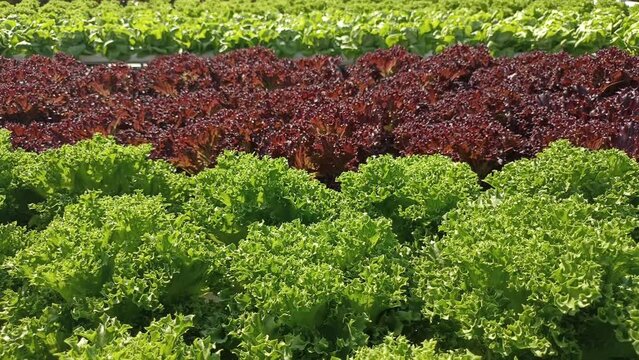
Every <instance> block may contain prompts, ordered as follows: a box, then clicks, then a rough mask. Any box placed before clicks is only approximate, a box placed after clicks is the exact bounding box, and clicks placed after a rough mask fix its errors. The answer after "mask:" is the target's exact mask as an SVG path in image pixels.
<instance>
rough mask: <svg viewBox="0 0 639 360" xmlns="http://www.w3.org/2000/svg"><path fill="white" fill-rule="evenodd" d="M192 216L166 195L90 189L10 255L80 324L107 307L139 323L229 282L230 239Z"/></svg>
mask: <svg viewBox="0 0 639 360" xmlns="http://www.w3.org/2000/svg"><path fill="white" fill-rule="evenodd" d="M185 220H186V219H185V218H184V217H183V216H175V215H173V214H170V213H168V211H167V209H166V205H165V204H164V201H163V199H162V198H161V197H146V196H144V195H141V194H134V195H124V196H120V197H109V196H99V194H98V193H95V192H93V193H87V194H85V195H82V196H80V198H79V201H78V202H77V203H76V204H73V205H69V206H67V207H66V208H65V212H64V215H63V216H62V217H59V218H56V219H55V220H53V221H52V222H51V223H50V224H49V225H48V226H47V227H46V228H45V229H44V230H42V231H39V232H32V233H30V236H31V240H30V244H29V245H28V246H26V247H25V248H23V249H21V250H19V251H18V252H17V254H16V255H15V257H13V258H12V259H10V260H7V261H6V262H7V263H8V265H9V266H8V269H9V272H10V273H11V274H12V275H13V276H16V277H19V278H23V279H25V280H26V281H27V282H28V284H30V285H32V286H35V287H37V288H38V289H43V290H49V291H52V292H54V293H56V294H57V295H58V296H59V297H60V302H61V303H62V304H64V305H68V306H70V307H71V308H72V312H71V313H72V317H73V319H74V321H76V322H78V323H80V322H88V323H96V322H97V321H98V318H99V316H100V315H101V314H108V315H110V316H113V317H117V318H118V320H119V321H120V322H122V323H125V324H128V325H130V326H132V327H134V328H140V327H142V326H145V325H146V324H148V322H149V321H150V319H153V318H154V317H157V316H159V315H163V314H166V313H169V312H171V311H173V310H174V309H178V308H179V309H180V310H183V311H188V310H189V309H190V308H192V307H193V306H202V304H203V302H202V297H203V296H205V295H206V294H212V295H216V296H218V295H219V296H218V297H220V298H221V297H223V296H222V295H220V294H218V292H222V290H225V289H227V288H228V287H227V286H225V285H222V284H223V277H222V274H223V273H224V268H225V248H224V246H222V245H221V244H219V243H215V242H214V241H212V240H210V239H209V238H208V237H207V236H206V234H205V233H203V232H202V231H201V229H200V228H199V227H196V226H193V225H191V224H189V223H188V222H186V221H185ZM209 306H210V309H211V310H213V309H217V310H220V309H221V308H222V307H223V306H224V305H223V304H222V303H219V302H218V303H213V302H211V303H210V304H209ZM215 325H217V326H222V324H215Z"/></svg>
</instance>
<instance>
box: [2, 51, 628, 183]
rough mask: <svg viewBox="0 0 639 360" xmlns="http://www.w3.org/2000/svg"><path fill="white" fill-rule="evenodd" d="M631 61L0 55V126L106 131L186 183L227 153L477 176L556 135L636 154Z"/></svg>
mask: <svg viewBox="0 0 639 360" xmlns="http://www.w3.org/2000/svg"><path fill="white" fill-rule="evenodd" d="M638 88H639V58H637V57H633V56H630V55H629V54H627V53H624V52H622V51H619V50H615V49H609V50H603V51H600V52H598V53H597V54H594V55H584V56H580V57H573V56H569V55H567V54H545V53H530V54H525V55H521V56H518V57H516V58H493V57H491V56H490V55H489V53H488V51H487V50H486V49H485V48H481V47H480V48H471V47H466V46H457V47H453V48H450V49H448V50H446V51H445V52H444V53H442V54H441V55H437V56H433V57H429V58H421V57H418V56H417V55H413V54H410V53H408V52H407V51H405V50H402V49H401V48H394V49H392V50H380V51H377V52H374V53H370V54H367V55H365V56H363V57H362V58H360V59H358V60H357V61H356V62H355V63H354V64H352V65H345V64H343V63H342V62H341V61H340V59H338V58H335V57H326V56H316V57H311V58H306V59H300V60H289V59H279V58H277V57H276V56H275V54H274V53H273V52H271V51H270V50H266V49H260V48H254V49H249V50H239V51H235V52H231V53H229V54H225V55H220V56H216V57H213V58H201V57H196V56H193V55H178V56H168V57H164V58H161V59H157V60H155V61H153V62H151V63H150V64H149V65H148V66H146V67H144V68H142V69H131V68H129V67H127V66H124V65H114V66H110V67H107V66H96V67H87V66H86V65H83V64H81V63H79V62H77V61H75V60H73V59H71V58H69V57H65V56H61V55H58V56H56V57H55V58H54V59H49V58H44V57H32V58H30V59H28V60H25V61H19V60H11V59H0V92H2V93H3V94H4V96H3V98H2V100H1V101H2V102H1V103H0V125H1V126H3V127H5V128H7V129H9V130H11V131H12V132H13V138H12V141H13V144H14V145H16V146H18V147H21V148H24V149H28V150H37V151H41V150H44V149H47V148H51V147H57V146H60V145H62V144H66V143H74V142H76V141H78V140H81V139H85V138H88V137H91V136H92V135H93V134H95V133H102V134H108V135H113V136H115V138H116V139H117V140H118V141H119V142H120V143H123V144H140V143H151V144H153V146H154V150H153V153H152V156H153V157H154V158H163V159H167V160H169V161H170V162H172V163H173V164H174V165H176V166H177V167H179V168H181V169H183V170H186V171H189V172H197V171H199V170H200V169H202V168H204V167H207V166H209V165H212V164H214V162H215V159H216V157H217V156H218V154H220V153H221V152H222V151H223V150H225V149H230V150H240V151H246V152H255V153H258V154H267V155H271V156H274V157H285V158H287V159H288V161H289V164H291V165H293V166H295V167H297V168H301V169H305V170H308V171H310V172H313V173H316V174H317V176H318V177H319V178H320V179H323V180H326V181H328V182H331V181H333V179H334V178H335V177H336V176H338V175H339V174H340V173H342V172H343V171H345V170H353V169H355V168H357V165H358V164H360V163H362V162H364V161H365V160H366V158H368V157H369V156H371V155H377V154H384V153H390V154H395V155H410V154H437V153H439V154H444V155H448V156H450V157H452V158H453V159H455V160H460V161H465V162H467V163H469V164H470V165H471V166H472V168H473V169H474V170H475V171H476V172H478V173H479V174H480V175H481V176H485V175H486V174H488V173H489V172H490V171H491V170H493V169H497V168H500V167H501V166H503V164H505V163H508V162H510V161H513V160H515V159H519V158H522V157H530V156H533V155H534V154H536V153H537V152H539V151H540V150H541V149H543V148H544V147H546V146H547V145H548V144H549V143H550V142H552V141H554V140H557V139H561V138H564V139H569V140H570V141H572V142H573V143H574V144H576V145H579V146H585V147H588V148H592V149H599V148H618V149H621V150H624V151H625V152H626V153H628V154H629V155H630V156H632V157H635V158H637V157H639V97H638V96H637V94H638Z"/></svg>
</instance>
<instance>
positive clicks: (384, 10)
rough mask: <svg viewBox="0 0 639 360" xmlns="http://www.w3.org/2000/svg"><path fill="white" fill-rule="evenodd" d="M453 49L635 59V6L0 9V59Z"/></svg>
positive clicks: (362, 2) (28, 0) (454, 3)
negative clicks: (618, 52) (607, 53)
mask: <svg viewBox="0 0 639 360" xmlns="http://www.w3.org/2000/svg"><path fill="white" fill-rule="evenodd" d="M456 43H466V44H480V43H482V44H487V45H488V47H489V48H490V49H491V51H492V52H493V53H494V54H495V55H513V54H516V53H520V52H525V51H530V50H544V51H560V50H566V51H568V52H571V53H576V54H582V53H588V52H593V51H596V50H598V49H601V48H604V47H608V46H617V47H619V48H622V49H626V50H628V51H630V52H631V53H637V51H639V8H636V7H632V8H631V7H627V6H626V5H624V4H623V3H621V2H618V1H615V0H603V1H599V2H597V4H594V2H593V1H591V0H568V1H565V2H563V1H562V2H556V1H555V2H553V1H549V0H537V1H514V2H509V1H504V0H494V1H491V2H482V1H479V0H474V1H470V2H468V3H464V2H460V1H459V0H442V1H434V2H432V3H431V2H430V1H425V0H424V1H417V2H411V1H405V2H404V1H382V2H372V1H370V0H357V1H354V2H343V1H338V0H313V1H309V2H292V3H288V2H286V1H279V2H273V3H270V2H267V1H262V0H260V1H257V2H256V3H253V2H244V1H237V0H236V1H229V2H221V3H220V2H218V1H216V0H202V1H200V0H177V1H176V2H175V3H174V4H173V5H171V3H170V2H167V1H164V0H153V1H149V2H139V3H138V2H135V3H131V4H129V5H127V6H121V5H120V4H119V3H118V2H116V1H113V0H110V1H102V2H100V3H97V2H95V1H93V0H90V1H85V0H71V1H66V0H53V1H51V2H49V3H48V4H46V5H44V6H40V4H39V2H38V1H37V0H24V1H22V2H20V3H19V4H17V5H11V4H9V3H0V54H1V55H4V56H27V55H31V54H42V55H52V54H54V53H57V52H64V53H68V54H71V55H74V56H95V55H97V56H100V57H105V58H107V59H111V60H114V59H116V60H128V59H131V58H132V57H133V58H136V57H137V58H143V57H146V56H150V55H161V54H170V53H180V52H193V53H198V54H216V53H220V52H225V51H229V50H233V49H238V48H246V47H251V46H266V47H269V48H272V49H274V50H275V51H276V53H277V54H278V55H281V56H302V55H303V56H308V55H312V54H330V55H340V56H345V57H347V58H354V57H357V56H359V55H361V54H363V53H365V52H368V51H371V50H375V49H379V48H387V47H392V46H394V45H402V46H404V47H406V48H408V49H410V50H411V51H413V52H415V53H419V54H431V53H436V52H439V51H441V50H443V49H444V48H446V47H448V46H450V45H452V44H456Z"/></svg>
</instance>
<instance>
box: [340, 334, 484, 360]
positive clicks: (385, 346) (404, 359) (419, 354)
mask: <svg viewBox="0 0 639 360" xmlns="http://www.w3.org/2000/svg"><path fill="white" fill-rule="evenodd" d="M351 359H352V360H479V359H481V357H479V356H475V355H473V354H472V353H470V352H463V351H455V352H440V351H438V350H437V342H436V341H433V340H430V341H424V342H423V343H422V344H421V345H418V346H415V345H413V344H411V343H410V342H409V341H408V340H407V339H406V338H405V337H404V336H399V337H392V336H387V337H386V338H384V342H383V343H382V344H379V345H376V346H373V347H370V348H369V347H363V348H361V349H359V350H357V352H356V353H355V355H354V356H352V357H351Z"/></svg>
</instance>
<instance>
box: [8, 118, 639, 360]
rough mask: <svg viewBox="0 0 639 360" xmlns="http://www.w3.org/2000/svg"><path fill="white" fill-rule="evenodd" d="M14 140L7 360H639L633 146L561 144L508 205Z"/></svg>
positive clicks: (520, 175)
mask: <svg viewBox="0 0 639 360" xmlns="http://www.w3.org/2000/svg"><path fill="white" fill-rule="evenodd" d="M0 136H1V144H0V167H1V169H2V172H0V175H1V177H0V195H1V197H0V199H2V202H1V203H0V219H1V220H2V225H0V236H1V239H2V241H0V263H1V264H2V267H0V291H1V292H2V297H0V357H2V358H7V359H27V358H28V359H31V358H37V359H45V358H62V359H94V358H106V357H112V358H127V359H129V358H144V359H148V358H177V359H217V358H223V359H232V358H237V357H239V358H241V359H255V358H263V357H266V358H279V359H285V358H304V359H315V358H318V359H319V358H328V357H330V356H335V357H338V358H344V359H347V358H349V359H350V358H354V359H362V360H363V359H397V360H400V359H478V358H480V357H483V358H488V359H498V358H512V357H514V356H517V357H518V358H522V359H527V358H533V357H534V356H542V357H554V356H555V355H560V356H564V357H567V358H578V357H581V356H582V355H584V354H590V355H593V356H594V357H595V358H599V359H607V358H614V357H616V358H624V359H630V358H634V357H636V356H637V355H636V354H637V353H639V338H638V337H637V334H638V333H639V321H638V320H637V317H636V314H637V313H638V312H639V292H638V291H637V289H638V285H639V284H638V283H637V282H638V281H639V267H638V266H637V264H639V252H638V251H637V241H639V218H638V217H637V212H638V210H639V209H638V207H639V206H638V204H639V164H638V163H637V162H636V161H635V160H633V159H630V158H629V157H627V156H626V155H625V154H623V153H622V152H620V151H618V150H601V151H594V152H593V151H588V150H585V149H582V148H575V147H572V146H571V145H570V144H569V143H568V142H566V141H560V142H556V143H553V144H552V145H551V146H550V147H549V148H548V149H546V150H544V151H543V152H542V153H540V154H539V155H538V156H537V157H535V158H533V159H524V160H518V161H515V162H513V163H511V164H509V165H506V166H505V167H504V168H503V169H502V170H501V171H498V172H493V173H491V175H489V176H488V177H487V178H486V179H485V183H486V184H488V185H489V186H490V189H488V190H482V189H481V187H480V186H479V178H478V176H477V174H475V173H473V171H472V170H471V169H470V167H469V166H468V165H467V164H464V163H456V162H453V161H452V160H450V159H449V158H446V157H444V156H441V155H432V156H412V157H403V158H393V157H391V156H388V155H386V156H380V157H375V158H371V159H369V161H368V162H367V163H366V164H364V165H362V166H361V167H360V168H359V170H358V171H357V172H351V171H349V172H345V173H343V174H342V175H341V176H340V177H339V178H338V179H337V181H338V182H339V183H340V185H341V191H336V190H332V189H331V188H328V187H326V186H325V185H324V184H322V183H320V182H318V181H317V180H315V179H313V178H312V177H311V176H310V175H309V174H308V173H306V172H304V171H301V170H295V169H291V168H289V167H288V166H287V164H286V162H285V161H284V160H283V159H277V160H274V159H270V158H262V159H259V158H257V157H255V156H253V155H248V154H238V153H233V152H227V153H225V154H224V155H222V156H221V157H220V158H219V159H218V164H217V166H216V167H215V168H213V169H207V170H204V171H202V172H200V173H199V174H198V175H196V176H188V175H186V174H184V173H176V170H175V169H174V168H172V167H171V166H170V165H169V164H167V163H166V162H164V161H162V160H157V161H152V160H149V159H148V155H149V152H150V150H151V148H150V146H148V145H143V146H140V147H130V146H129V147H123V146H120V145H117V144H115V142H114V141H113V140H109V139H106V138H104V137H102V136H97V137H95V138H93V139H91V140H84V141H82V142H79V143H78V144H76V145H72V146H70V145H65V146H63V147H61V148H59V149H53V150H48V151H45V152H42V153H40V154H37V153H32V152H24V151H21V150H15V151H14V150H12V149H11V145H10V142H9V133H8V132H6V131H2V132H0ZM533 250H534V251H533ZM140 354H144V356H140Z"/></svg>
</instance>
